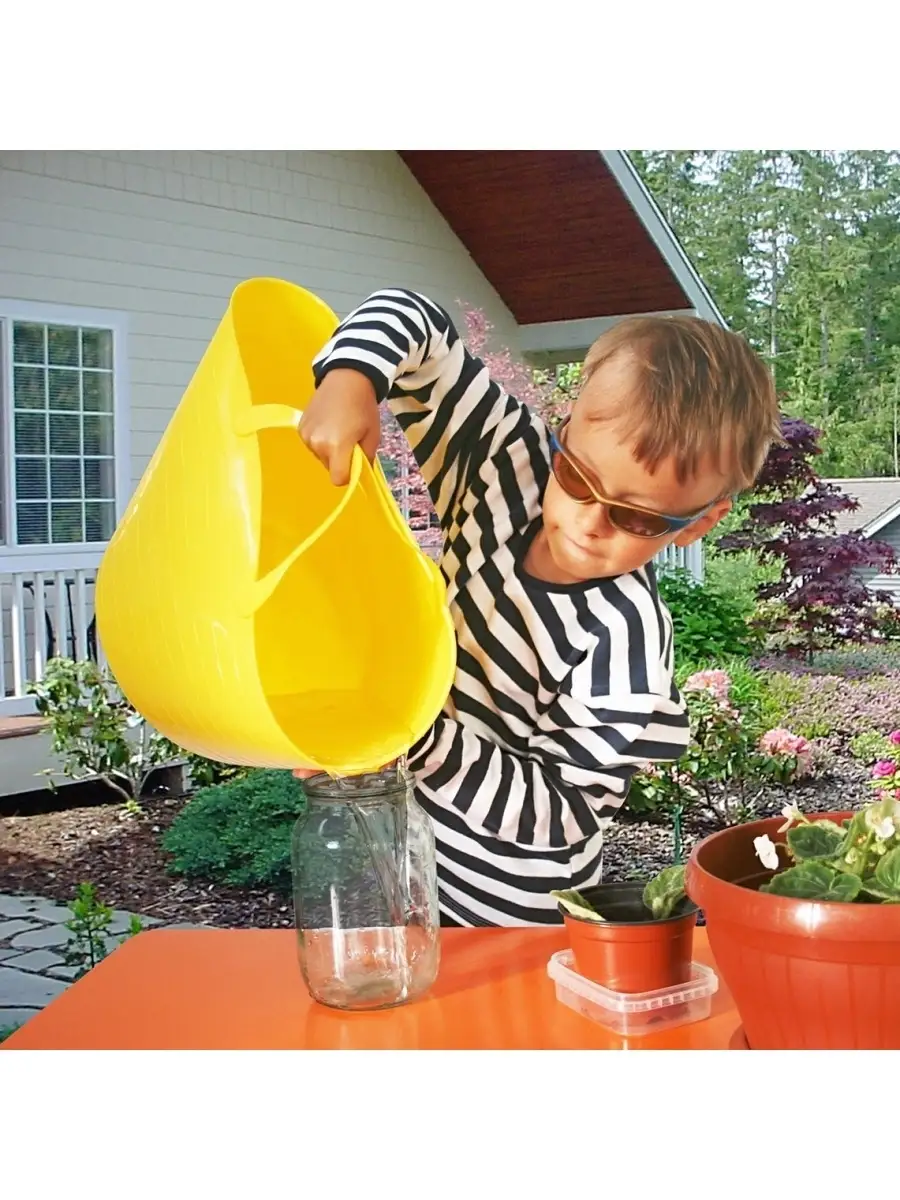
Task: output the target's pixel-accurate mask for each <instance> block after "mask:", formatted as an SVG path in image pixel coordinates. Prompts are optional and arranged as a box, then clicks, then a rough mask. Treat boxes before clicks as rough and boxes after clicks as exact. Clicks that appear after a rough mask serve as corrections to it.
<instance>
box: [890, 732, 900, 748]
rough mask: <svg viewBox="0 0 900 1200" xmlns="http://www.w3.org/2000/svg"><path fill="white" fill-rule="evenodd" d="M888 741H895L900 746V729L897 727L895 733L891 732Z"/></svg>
mask: <svg viewBox="0 0 900 1200" xmlns="http://www.w3.org/2000/svg"><path fill="white" fill-rule="evenodd" d="M888 741H889V742H893V743H894V745H895V746H900V729H895V730H894V732H893V733H889V734H888Z"/></svg>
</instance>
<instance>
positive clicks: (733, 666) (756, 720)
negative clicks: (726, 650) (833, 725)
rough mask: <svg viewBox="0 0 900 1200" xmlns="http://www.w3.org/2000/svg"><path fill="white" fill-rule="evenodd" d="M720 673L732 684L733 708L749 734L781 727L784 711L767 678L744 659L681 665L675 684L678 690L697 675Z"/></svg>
mask: <svg viewBox="0 0 900 1200" xmlns="http://www.w3.org/2000/svg"><path fill="white" fill-rule="evenodd" d="M717 669H720V670H723V671H725V673H726V674H727V675H728V677H729V678H730V680H731V691H730V695H731V698H732V701H733V703H734V705H735V707H736V708H738V709H740V711H741V713H742V714H743V717H744V722H745V724H746V725H747V726H748V729H749V731H750V732H751V733H752V734H761V733H763V732H765V730H767V729H772V728H773V727H774V726H776V725H781V724H783V723H784V719H785V716H786V711H785V709H784V707H783V706H782V705H781V704H779V703H778V701H777V699H776V698H775V697H773V696H772V694H771V691H770V688H769V677H768V676H767V675H766V673H765V672H764V671H759V670H757V669H756V668H755V667H754V666H753V664H752V663H751V661H750V660H749V659H747V658H737V657H732V658H725V659H719V660H714V659H708V660H706V661H705V662H696V663H689V662H682V663H680V664H679V665H678V666H677V667H676V670H675V682H676V683H677V684H678V686H679V688H681V687H683V686H684V683H685V680H687V679H689V678H690V677H691V675H695V674H696V673H697V672H698V671H710V670H717Z"/></svg>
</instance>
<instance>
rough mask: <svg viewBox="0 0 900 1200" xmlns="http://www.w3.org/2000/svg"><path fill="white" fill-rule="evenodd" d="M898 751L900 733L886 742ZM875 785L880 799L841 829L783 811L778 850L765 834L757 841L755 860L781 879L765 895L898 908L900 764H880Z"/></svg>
mask: <svg viewBox="0 0 900 1200" xmlns="http://www.w3.org/2000/svg"><path fill="white" fill-rule="evenodd" d="M887 744H889V745H891V746H892V747H893V748H894V749H895V751H897V750H898V748H900V730H895V731H894V733H892V734H891V735H890V738H889V739H887ZM870 782H871V786H872V787H873V788H874V789H875V790H876V792H877V793H878V799H876V800H874V801H873V802H872V803H871V804H867V805H866V806H865V808H863V809H861V810H860V811H859V812H857V813H855V814H854V816H853V817H852V818H851V819H850V820H845V821H843V822H842V823H841V824H837V823H836V822H834V821H810V820H809V818H808V817H805V816H804V815H803V813H801V812H800V810H799V809H797V808H796V807H793V806H789V807H787V808H785V809H784V810H783V815H784V817H785V823H784V825H782V826H781V827H780V828H779V831H778V832H779V833H782V832H785V831H786V832H787V841H786V844H784V845H780V844H777V843H775V842H773V841H772V839H771V838H770V837H769V836H768V835H767V834H764V835H763V836H761V837H757V838H754V839H753V845H754V848H755V850H756V854H757V857H758V858H759V860H760V862H761V863H762V864H763V866H764V867H767V868H768V869H769V870H770V871H775V872H777V874H775V875H773V877H772V878H771V879H770V880H769V881H768V883H764V884H763V885H762V886H761V887H760V889H759V890H760V891H761V892H771V893H772V894H773V895H776V896H793V897H795V898H796V899H802V900H843V901H847V902H850V901H856V902H858V903H864V904H900V763H898V762H897V760H896V757H892V758H883V759H879V761H878V762H876V763H875V765H874V767H873V768H872V779H871V781H870Z"/></svg>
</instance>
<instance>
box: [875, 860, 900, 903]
mask: <svg viewBox="0 0 900 1200" xmlns="http://www.w3.org/2000/svg"><path fill="white" fill-rule="evenodd" d="M875 882H876V883H877V884H878V886H879V887H881V888H883V889H884V890H885V891H886V892H889V893H890V894H891V895H892V896H896V897H897V898H898V899H900V848H898V849H896V850H889V851H888V853H887V854H885V855H883V857H882V858H880V859H879V860H878V866H877V867H876V868H875Z"/></svg>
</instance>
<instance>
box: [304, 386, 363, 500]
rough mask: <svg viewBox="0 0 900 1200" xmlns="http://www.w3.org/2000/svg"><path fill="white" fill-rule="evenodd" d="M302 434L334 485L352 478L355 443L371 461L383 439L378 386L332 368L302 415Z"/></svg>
mask: <svg viewBox="0 0 900 1200" xmlns="http://www.w3.org/2000/svg"><path fill="white" fill-rule="evenodd" d="M300 437H301V438H302V439H303V441H304V442H305V443H306V445H307V446H308V447H309V448H310V450H312V452H313V454H315V456H316V458H318V460H319V462H321V463H322V465H323V466H324V467H326V468H327V470H328V473H329V474H330V475H331V482H332V483H333V484H334V485H335V487H344V486H345V485H346V484H347V483H349V481H350V462H351V459H352V457H353V449H354V447H355V446H361V447H362V451H363V453H364V454H365V456H366V458H367V459H368V460H369V462H372V461H373V460H374V458H375V455H376V454H377V452H378V445H379V443H380V441H381V418H380V415H379V412H378V399H377V397H376V395H375V388H374V387H373V386H372V384H371V382H370V381H369V380H368V379H367V378H366V376H365V375H362V374H361V373H360V372H359V371H350V370H343V369H339V370H335V371H329V373H328V374H327V375H326V376H325V378H324V379H323V380H322V382H321V383H320V384H319V386H318V388H317V389H316V392H315V395H314V396H313V398H312V400H310V402H309V404H308V406H307V408H306V411H305V412H304V414H303V420H302V421H301V422H300Z"/></svg>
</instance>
